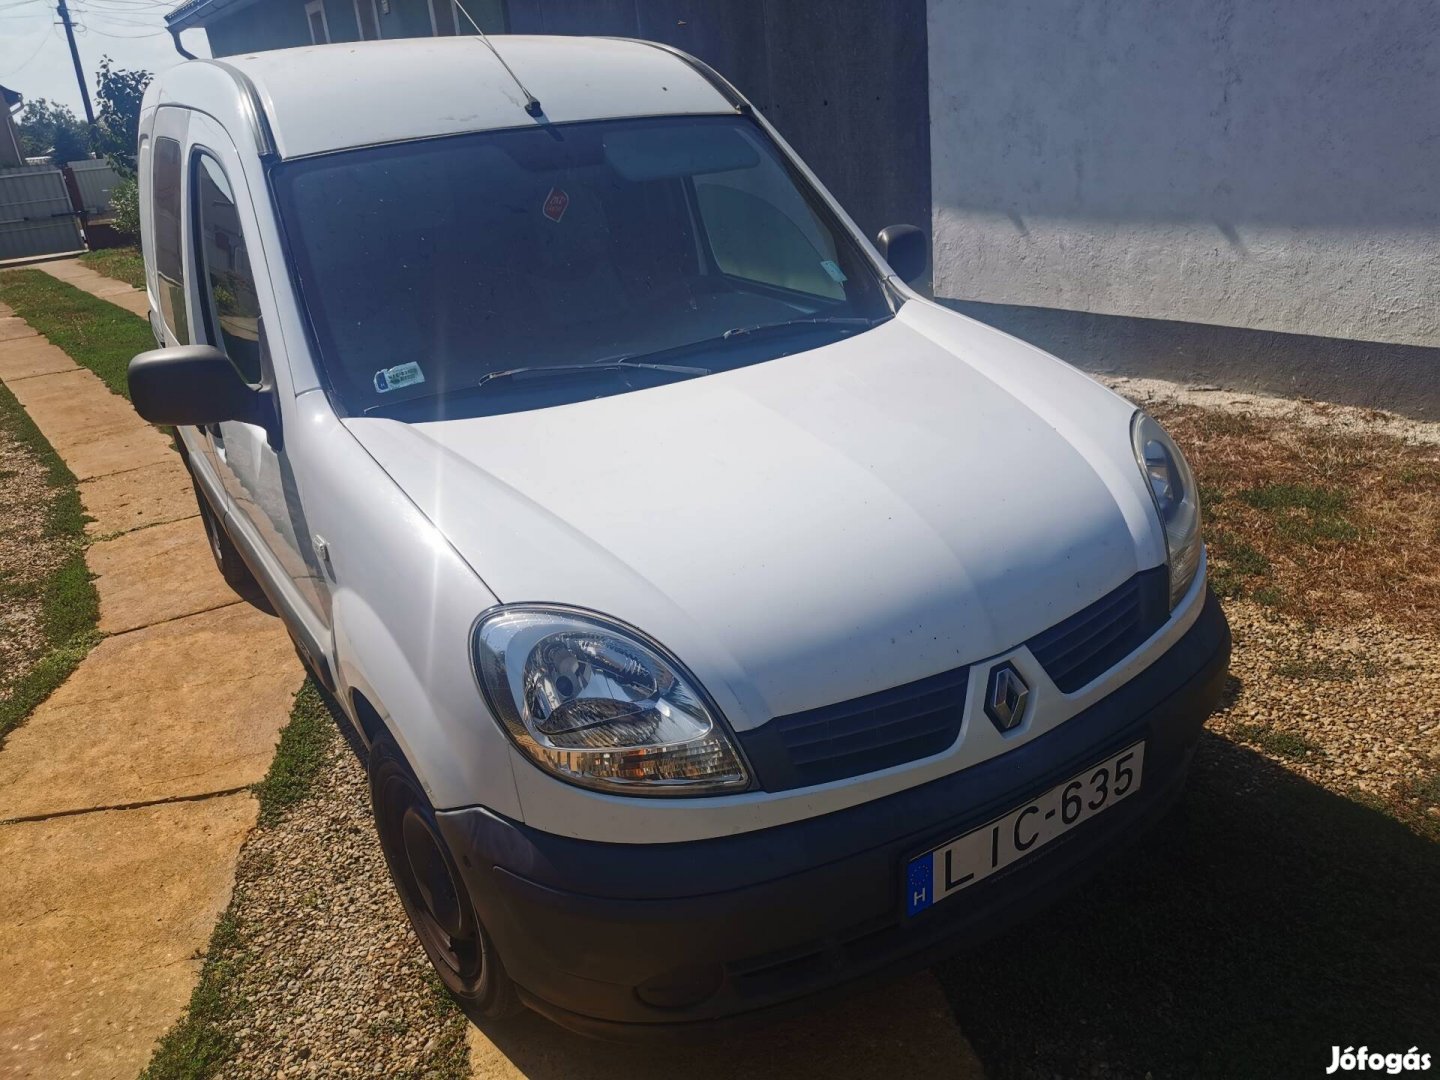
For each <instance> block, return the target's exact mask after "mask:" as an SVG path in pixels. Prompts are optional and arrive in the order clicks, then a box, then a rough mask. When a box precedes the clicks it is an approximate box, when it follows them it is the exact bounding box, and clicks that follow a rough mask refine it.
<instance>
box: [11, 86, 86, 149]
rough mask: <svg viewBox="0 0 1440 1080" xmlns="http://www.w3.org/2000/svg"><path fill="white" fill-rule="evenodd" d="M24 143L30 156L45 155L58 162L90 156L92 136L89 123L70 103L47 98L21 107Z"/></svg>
mask: <svg viewBox="0 0 1440 1080" xmlns="http://www.w3.org/2000/svg"><path fill="white" fill-rule="evenodd" d="M19 131H20V142H21V143H22V144H23V146H24V148H25V156H26V157H45V156H46V155H47V154H48V155H49V156H50V157H51V159H52V160H53V161H54V162H55V163H56V164H57V165H63V164H65V163H66V162H67V161H79V160H80V159H81V158H86V157H89V156H90V139H89V135H88V133H87V132H86V130H85V125H84V124H83V123H81V122H80V121H79V120H77V119H76V118H75V114H74V113H73V112H71V111H70V108H69V106H67V105H56V104H55V103H54V102H52V101H47V100H46V99H45V98H36V99H35V100H34V101H27V102H26V103H25V107H24V108H23V109H21V110H20V123H19Z"/></svg>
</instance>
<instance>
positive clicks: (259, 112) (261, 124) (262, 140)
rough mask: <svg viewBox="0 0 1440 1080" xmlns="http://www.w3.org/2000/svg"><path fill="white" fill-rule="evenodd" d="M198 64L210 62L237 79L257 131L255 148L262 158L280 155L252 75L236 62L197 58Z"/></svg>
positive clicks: (244, 103) (251, 126)
mask: <svg viewBox="0 0 1440 1080" xmlns="http://www.w3.org/2000/svg"><path fill="white" fill-rule="evenodd" d="M194 63H197V64H210V65H213V66H214V67H217V68H219V69H220V70H221V71H223V72H225V73H226V74H227V75H229V76H230V78H231V79H233V80H234V81H235V85H236V87H237V88H238V89H239V91H240V101H241V103H242V107H243V110H244V111H245V112H246V113H248V114H249V117H248V119H249V121H250V128H251V130H252V131H253V132H254V133H255V150H256V152H257V153H259V155H260V156H261V157H262V158H265V157H279V156H280V150H279V148H278V147H276V145H275V134H274V132H272V131H271V130H270V118H269V117H268V116H266V115H265V104H264V102H262V101H261V100H260V91H259V90H257V89H255V84H254V83H253V82H252V81H251V80H250V76H249V75H246V74H245V73H244V72H243V71H241V70H240V69H239V68H237V67H236V66H235V65H234V64H227V63H225V61H224V60H205V59H202V60H196V61H194Z"/></svg>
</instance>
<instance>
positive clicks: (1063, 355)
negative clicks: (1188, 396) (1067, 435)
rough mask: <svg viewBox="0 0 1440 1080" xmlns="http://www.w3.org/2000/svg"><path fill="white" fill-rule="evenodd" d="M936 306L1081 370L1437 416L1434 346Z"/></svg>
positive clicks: (1439, 387)
mask: <svg viewBox="0 0 1440 1080" xmlns="http://www.w3.org/2000/svg"><path fill="white" fill-rule="evenodd" d="M943 303H945V304H946V305H947V306H948V307H951V308H954V309H955V310H956V311H959V312H962V313H963V314H965V315H969V316H970V317H971V318H974V319H979V320H980V321H981V322H984V323H989V324H990V325H991V326H994V327H997V328H999V329H1001V330H1004V331H1005V332H1006V333H1009V334H1014V335H1015V336H1016V337H1018V338H1021V339H1022V340H1024V341H1028V342H1030V343H1031V344H1033V345H1038V346H1039V347H1040V348H1042V349H1044V350H1045V351H1046V352H1049V353H1053V354H1054V355H1056V356H1058V357H1060V359H1062V360H1065V361H1068V362H1069V363H1071V364H1074V365H1075V366H1076V367H1078V368H1082V369H1084V370H1085V371H1091V372H1095V373H1098V374H1106V375H1138V376H1143V377H1145V378H1152V379H1173V380H1175V381H1177V382H1182V383H1187V384H1192V385H1195V384H1199V385H1214V386H1223V387H1225V388H1226V389H1230V390H1250V391H1254V392H1257V393H1268V394H1278V395H1281V396H1284V397H1309V398H1314V399H1316V400H1319V401H1333V402H1338V403H1340V404H1344V405H1364V406H1368V407H1370V408H1378V409H1387V410H1389V411H1391V412H1396V413H1399V414H1401V415H1402V416H1410V417H1414V418H1415V419H1418V420H1440V377H1437V375H1440V348H1425V347H1422V346H1419V345H1391V344H1384V343H1377V342H1373V341H1350V340H1344V339H1340V338H1330V337H1315V336H1306V335H1304V334H1282V333H1277V332H1275V331H1273V330H1247V329H1241V328H1237V327H1231V326H1213V325H1212V326H1207V325H1201V324H1197V323H1183V322H1167V321H1165V320H1162V319H1136V318H1127V317H1124V316H1119V315H1095V314H1091V313H1088V312H1083V311H1060V310H1056V309H1054V308H1034V307H1018V306H1014V305H1005V304H984V303H976V302H974V301H966V300H946V301H943Z"/></svg>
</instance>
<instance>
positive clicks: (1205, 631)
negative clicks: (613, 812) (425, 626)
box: [437, 595, 1230, 1037]
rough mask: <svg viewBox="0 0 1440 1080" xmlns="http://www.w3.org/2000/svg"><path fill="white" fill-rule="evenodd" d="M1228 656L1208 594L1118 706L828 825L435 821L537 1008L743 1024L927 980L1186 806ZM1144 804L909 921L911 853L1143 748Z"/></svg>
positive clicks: (595, 1016) (572, 1017)
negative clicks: (576, 830)
mask: <svg viewBox="0 0 1440 1080" xmlns="http://www.w3.org/2000/svg"><path fill="white" fill-rule="evenodd" d="M1229 657H1230V630H1229V627H1228V626H1227V625H1226V622H1225V616H1224V614H1223V613H1222V612H1221V610H1220V605H1219V603H1218V601H1216V599H1215V598H1214V596H1213V595H1207V597H1206V601H1205V607H1204V610H1203V611H1202V613H1201V615H1200V617H1199V618H1198V619H1197V620H1196V622H1195V624H1194V626H1192V627H1191V628H1190V630H1189V631H1188V632H1187V633H1186V634H1185V636H1184V637H1182V638H1181V639H1180V640H1179V641H1178V642H1176V643H1175V645H1174V646H1172V647H1171V648H1170V649H1169V650H1168V651H1167V652H1166V653H1165V654H1164V655H1163V656H1161V657H1160V658H1159V659H1157V660H1156V661H1155V662H1154V663H1153V664H1151V665H1150V666H1149V667H1147V668H1146V669H1145V670H1144V671H1143V672H1141V673H1140V674H1139V675H1137V676H1136V677H1135V678H1133V679H1131V680H1130V681H1129V682H1127V683H1126V684H1125V685H1124V686H1122V687H1120V688H1119V689H1118V690H1116V691H1115V692H1114V693H1113V694H1111V695H1110V696H1108V697H1106V698H1105V699H1103V700H1102V701H1100V702H1098V703H1096V704H1095V705H1093V706H1091V707H1090V708H1089V709H1086V710H1085V711H1084V712H1082V713H1080V714H1078V715H1076V716H1074V717H1072V718H1071V719H1070V720H1068V721H1066V722H1065V723H1064V724H1062V725H1061V726H1060V727H1058V728H1056V729H1055V730H1054V731H1051V732H1049V733H1048V734H1046V735H1044V736H1041V737H1039V738H1036V739H1034V740H1032V741H1031V742H1029V743H1027V744H1025V745H1024V746H1021V747H1018V748H1017V749H1015V750H1013V751H1011V752H1010V753H1008V754H1005V755H1003V756H1001V757H998V758H994V759H992V760H990V761H986V762H983V763H981V764H979V765H975V766H972V767H971V768H968V769H964V770H962V771H960V772H957V773H953V774H951V775H950V776H946V777H942V778H940V779H938V780H934V781H932V782H930V783H927V784H923V785H921V786H919V787H915V788H910V789H908V790H905V791H900V792H896V793H895V794H893V795H889V796H887V797H885V798H883V799H877V800H874V801H873V802H869V803H863V804H861V805H859V806H854V807H850V808H848V809H845V810H841V811H837V812H835V813H831V814H825V815H823V816H820V817H815V818H808V819H805V820H802V821H797V822H792V823H790V824H786V825H781V826H776V827H774V828H770V829H763V830H760V831H757V832H749V833H742V834H740V835H738V836H730V837H720V838H716V839H710V840H700V841H692V842H689V843H683V844H604V843H596V842H593V841H586V840H575V839H571V838H568V837H562V836H556V835H553V834H550V833H543V832H539V831H537V830H534V829H531V828H528V827H527V826H525V825H523V824H521V823H519V822H515V821H511V820H509V819H507V818H504V817H501V816H500V815H497V814H494V813H491V812H490V811H488V810H485V809H483V808H472V809H465V810H454V811H447V812H444V813H440V814H439V815H437V817H438V820H439V822H440V827H441V830H442V832H443V833H444V834H445V839H446V841H447V842H448V843H449V845H450V847H451V850H452V851H454V852H455V853H456V857H457V859H458V860H459V862H460V865H461V868H462V871H463V873H464V875H465V877H466V884H467V887H468V888H469V890H470V894H471V896H472V898H473V900H474V902H475V906H476V910H477V911H478V912H479V914H480V917H481V919H482V920H483V921H484V922H485V925H486V927H487V928H488V929H489V931H490V933H491V936H492V937H493V939H494V942H495V945H496V948H497V950H498V951H499V953H500V955H501V957H502V958H503V959H504V961H505V965H506V967H507V969H508V970H509V972H510V975H511V977H512V978H513V979H514V981H515V983H516V985H517V986H518V987H519V988H520V991H521V995H522V997H523V998H524V999H525V1000H526V1001H527V1003H529V1004H530V1005H531V1006H532V1007H533V1008H535V1009H537V1010H538V1011H540V1012H542V1013H544V1014H545V1015H547V1016H549V1017H551V1018H552V1019H553V1020H555V1021H557V1022H558V1023H560V1024H562V1025H564V1026H566V1027H570V1028H573V1029H575V1030H578V1031H582V1032H586V1033H589V1034H596V1035H602V1036H610V1037H625V1036H628V1035H635V1034H665V1033H669V1034H681V1033H687V1032H690V1031H692V1030H693V1029H695V1028H696V1027H698V1026H706V1027H709V1026H714V1025H715V1023H716V1021H727V1022H729V1023H736V1022H742V1021H745V1020H749V1019H755V1018H759V1017H768V1016H769V1015H771V1014H774V1013H777V1012H780V1011H783V1010H784V1009H785V1008H786V1007H787V1006H788V1005H791V1004H793V1003H795V1002H797V1001H799V1000H800V999H802V998H808V997H810V996H811V995H815V994H818V993H821V992H823V991H826V990H829V989H832V988H835V987H838V986H840V985H842V984H847V983H852V982H855V981H858V980H863V979H866V978H867V977H875V976H877V975H880V974H888V973H891V972H899V971H901V970H904V969H905V968H907V967H915V968H919V967H924V966H927V965H928V964H929V963H931V962H933V960H934V959H935V958H936V957H937V956H938V955H941V954H942V953H943V952H944V951H946V950H949V949H953V948H956V947H959V946H961V945H965V944H972V943H974V942H976V941H979V940H982V939H983V938H986V937H989V936H991V935H993V934H995V933H997V932H999V931H1000V930H1003V929H1004V928H1006V927H1007V926H1009V925H1011V924H1012V923H1014V922H1016V921H1018V920H1019V919H1022V918H1024V917H1025V916H1027V915H1029V914H1031V913H1032V912H1034V911H1035V910H1038V909H1039V908H1041V907H1043V906H1045V905H1046V904H1048V903H1050V902H1051V901H1053V900H1054V899H1055V897H1056V896H1057V895H1058V894H1059V892H1060V891H1061V889H1062V888H1063V887H1068V886H1070V885H1073V884H1076V883H1077V882H1079V881H1081V880H1083V879H1084V877H1085V876H1086V875H1087V873H1088V872H1089V871H1091V870H1093V869H1095V868H1096V867H1097V866H1098V865H1099V864H1100V862H1101V861H1102V859H1103V857H1104V856H1105V855H1107V854H1108V853H1110V852H1112V851H1114V850H1116V849H1117V848H1119V847H1121V846H1123V844H1124V843H1125V842H1126V841H1127V840H1129V839H1130V838H1132V837H1133V836H1134V835H1136V834H1138V833H1139V832H1140V831H1141V830H1142V829H1143V828H1144V827H1145V826H1146V825H1148V824H1149V823H1151V822H1153V821H1154V820H1155V819H1156V818H1158V817H1159V816H1160V814H1161V813H1162V812H1163V811H1164V810H1165V809H1166V808H1167V807H1168V806H1169V805H1170V804H1171V803H1172V802H1173V801H1174V799H1175V798H1176V797H1177V796H1178V795H1179V792H1180V789H1181V787H1182V785H1183V782H1184V778H1185V771H1186V768H1187V767H1188V765H1189V761H1190V756H1191V753H1192V751H1193V750H1194V746H1195V742H1196V739H1197V738H1198V736H1199V733H1200V728H1201V726H1202V725H1203V723H1204V721H1205V718H1206V717H1207V716H1208V715H1209V714H1210V711H1211V710H1212V709H1213V708H1214V705H1215V702H1216V700H1217V699H1218V697H1219V696H1220V692H1221V689H1222V688H1223V685H1224V681H1225V674H1226V669H1227V666H1228V663H1229ZM1140 738H1144V739H1145V740H1146V749H1145V775H1144V780H1143V784H1142V788H1141V790H1140V791H1139V792H1138V793H1136V794H1135V795H1133V796H1131V797H1130V798H1128V799H1126V800H1125V801H1124V802H1122V803H1119V804H1117V805H1116V806H1114V807H1113V808H1112V809H1110V810H1108V811H1106V812H1105V813H1104V814H1101V815H1099V816H1097V817H1095V818H1093V819H1091V820H1089V821H1086V822H1084V823H1083V824H1081V825H1080V826H1078V827H1077V828H1075V829H1074V830H1072V831H1071V832H1069V833H1067V834H1065V836H1063V837H1062V838H1060V839H1057V840H1056V841H1055V842H1053V843H1052V844H1050V845H1048V846H1046V847H1045V848H1044V849H1043V850H1041V851H1039V852H1037V853H1036V854H1035V855H1033V856H1031V857H1029V858H1026V859H1022V860H1020V862H1018V863H1017V864H1015V865H1014V866H1013V867H1011V868H1010V869H1008V870H1005V871H1003V872H1001V873H998V874H996V875H994V876H993V877H990V878H987V879H985V880H984V881H982V882H980V883H978V884H976V885H974V886H972V887H970V888H969V889H966V890H965V891H964V893H962V894H960V895H959V896H956V897H954V898H952V899H948V900H946V901H945V902H943V903H941V904H937V905H935V906H934V907H932V908H930V909H929V910H927V911H924V912H922V913H921V914H919V915H918V916H916V917H914V918H909V919H907V918H906V917H905V916H904V907H903V890H902V885H903V879H904V872H903V871H904V866H905V865H906V862H907V861H908V859H909V858H910V857H912V856H914V855H916V854H918V853H920V852H922V851H924V850H926V849H928V848H930V847H933V846H935V845H937V844H940V843H943V842H944V841H946V840H948V839H951V838H953V837H955V836H958V835H960V834H961V833H964V832H966V831H968V830H969V829H972V828H975V827H977V826H979V825H982V824H984V823H985V822H986V821H989V820H991V819H992V818H994V817H996V816H997V815H999V814H1001V813H1004V812H1005V811H1007V810H1009V809H1011V808H1013V807H1014V806H1016V805H1019V804H1021V803H1023V802H1025V801H1026V799H1028V798H1029V797H1030V796H1032V795H1034V794H1036V793H1038V792H1040V791H1043V790H1045V789H1047V788H1048V787H1050V786H1052V785H1054V784H1056V783H1058V782H1060V781H1062V780H1064V779H1067V778H1068V777H1069V776H1071V775H1072V774H1074V773H1076V772H1078V771H1079V770H1080V769H1082V768H1084V767H1085V766H1086V765H1088V764H1089V763H1091V762H1093V761H1098V760H1100V759H1102V758H1104V757H1106V756H1107V755H1108V754H1110V753H1111V752H1112V751H1115V750H1118V749H1120V748H1122V747H1124V746H1125V745H1126V744H1128V743H1130V742H1133V741H1135V740H1137V739H1140Z"/></svg>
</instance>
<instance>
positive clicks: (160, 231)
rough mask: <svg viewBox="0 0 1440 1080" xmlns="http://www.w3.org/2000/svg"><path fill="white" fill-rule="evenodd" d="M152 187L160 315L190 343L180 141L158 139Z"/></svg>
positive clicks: (175, 332)
mask: <svg viewBox="0 0 1440 1080" xmlns="http://www.w3.org/2000/svg"><path fill="white" fill-rule="evenodd" d="M152 160H153V165H152V168H151V173H150V190H151V191H152V192H153V193H154V196H153V199H154V204H153V208H154V214H155V274H156V276H157V277H158V278H159V279H160V280H159V285H160V289H159V293H160V295H159V297H158V299H159V301H160V316H161V318H163V319H164V320H165V325H166V327H167V328H168V329H169V330H170V333H171V334H173V335H174V336H175V340H176V341H178V342H180V343H181V344H185V345H188V344H189V343H190V326H189V321H188V320H187V319H186V317H185V261H184V258H183V256H182V254H181V251H180V235H181V234H180V144H179V143H178V142H176V141H175V140H174V139H167V138H163V137H162V138H158V139H156V140H155V150H154V153H153V155H152Z"/></svg>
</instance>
